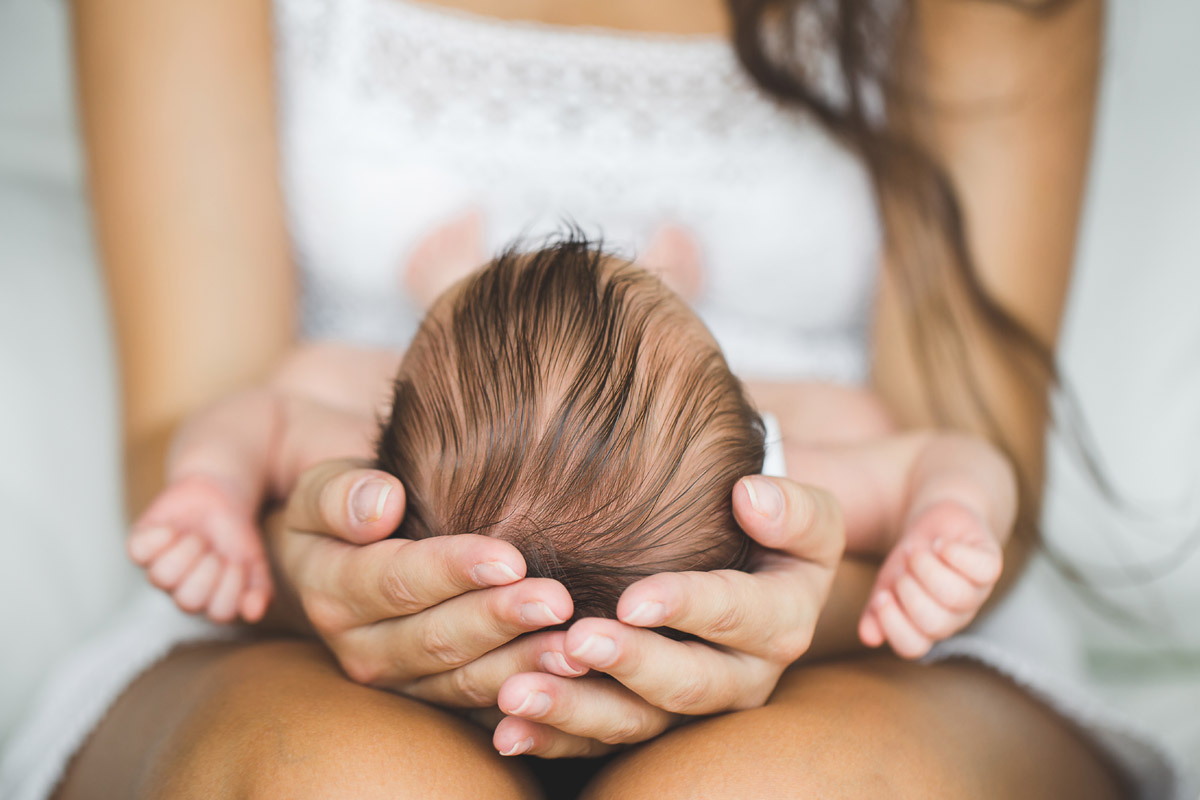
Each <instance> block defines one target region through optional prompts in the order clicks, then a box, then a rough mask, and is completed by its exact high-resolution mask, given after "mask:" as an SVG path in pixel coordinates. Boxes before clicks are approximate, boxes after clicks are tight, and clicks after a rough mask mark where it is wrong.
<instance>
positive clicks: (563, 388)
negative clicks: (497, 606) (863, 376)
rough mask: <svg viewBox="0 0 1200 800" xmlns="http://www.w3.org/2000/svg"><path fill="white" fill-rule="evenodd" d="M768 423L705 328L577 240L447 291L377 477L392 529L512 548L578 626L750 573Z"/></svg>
mask: <svg viewBox="0 0 1200 800" xmlns="http://www.w3.org/2000/svg"><path fill="white" fill-rule="evenodd" d="M762 462H763V427H762V421H761V420H760V418H759V416H758V415H757V414H756V413H755V411H754V409H753V408H752V406H751V405H750V402H749V401H748V399H747V397H746V394H745V392H744V390H743V388H742V386H741V384H740V383H739V381H738V380H737V379H736V378H735V377H734V376H733V374H732V373H731V372H730V371H729V367H728V365H727V364H726V363H725V359H724V358H723V357H722V355H721V351H720V348H719V347H718V346H717V343H716V342H715V340H714V339H713V338H712V336H711V335H710V334H709V332H708V331H707V329H706V328H705V327H704V325H703V323H701V322H700V320H699V318H698V317H696V316H695V314H693V313H692V312H691V311H690V310H689V309H688V308H687V306H686V305H685V304H684V303H683V302H682V301H681V300H680V299H679V298H678V297H676V296H675V295H674V294H673V293H672V292H671V291H670V290H669V289H667V288H665V287H664V286H663V285H662V284H661V283H660V282H659V281H658V279H656V278H655V277H653V276H652V275H651V274H650V273H647V272H645V271H644V270H641V269H639V268H638V267H636V266H634V265H633V264H631V263H628V262H625V261H621V260H619V259H616V258H614V257H611V256H608V255H606V254H605V253H604V252H602V251H601V250H599V249H598V248H596V247H595V246H593V245H591V244H589V243H588V242H586V241H584V240H582V239H581V238H579V237H574V236H572V237H570V238H567V239H565V240H563V241H560V242H557V243H553V244H551V245H550V246H547V247H546V248H544V249H541V250H537V251H535V252H531V253H518V252H515V251H509V252H506V253H504V254H503V255H501V256H500V257H499V258H497V259H496V260H495V261H492V262H490V263H489V264H487V265H486V266H485V267H483V268H482V269H481V270H480V271H478V272H476V273H474V274H472V275H471V276H469V277H468V278H465V279H464V280H463V281H460V282H459V283H458V284H456V285H455V286H454V287H452V288H451V289H449V290H447V291H446V293H445V294H443V295H442V296H441V297H440V298H439V299H438V301H437V302H436V303H435V304H434V306H433V307H432V308H431V310H430V312H429V314H428V316H427V317H426V319H425V321H424V322H423V323H422V325H421V328H420V330H419V331H418V333H417V335H416V337H415V338H414V339H413V342H412V344H411V346H410V347H409V349H408V352H407V353H406V354H405V356H404V360H403V363H402V364H401V367H400V372H399V375H398V376H397V378H396V384H395V399H394V402H393V406H392V413H391V418H390V419H389V420H388V421H387V422H386V423H385V424H384V426H383V429H382V431H381V435H380V440H379V447H378V464H377V465H378V467H379V468H380V469H383V470H386V471H387V472H390V473H392V474H393V475H395V476H397V477H398V478H399V479H400V481H401V482H402V483H403V484H404V488H405V490H406V493H407V510H406V512H405V517H404V522H403V523H402V525H401V526H400V528H399V529H398V530H397V532H396V535H397V536H401V537H405V538H411V539H422V538H425V537H428V536H441V535H446V534H457V533H476V534H484V535H488V536H495V537H498V538H501V539H505V540H507V541H509V542H512V544H513V545H515V546H516V547H517V548H518V549H519V550H520V551H521V553H522V554H523V555H524V557H525V561H526V567H527V574H528V575H529V576H531V577H546V578H554V579H556V580H559V581H561V582H562V583H563V585H564V586H565V587H566V589H567V591H568V592H570V594H571V597H572V599H573V600H574V603H575V616H576V617H577V618H578V617H586V616H605V617H613V616H614V615H615V613H616V605H617V600H618V598H619V597H620V595H621V592H622V591H623V590H624V589H625V588H626V587H627V586H628V585H629V584H631V583H633V582H634V581H636V580H638V579H640V578H643V577H645V576H648V575H652V574H655V573H658V572H667V571H683V570H714V569H738V568H743V567H744V566H745V564H746V561H747V559H748V557H749V555H750V551H751V541H750V539H749V538H747V537H746V536H745V535H744V534H743V533H742V532H741V531H740V530H739V529H738V527H737V525H736V524H735V522H734V519H733V513H732V505H731V494H732V491H733V485H734V483H735V482H736V481H737V480H738V478H740V477H742V476H743V475H749V474H753V473H756V472H758V471H759V470H760V469H761V468H762Z"/></svg>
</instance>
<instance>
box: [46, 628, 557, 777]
mask: <svg viewBox="0 0 1200 800" xmlns="http://www.w3.org/2000/svg"><path fill="white" fill-rule="evenodd" d="M538 796H539V794H538V792H537V791H536V790H535V789H534V788H533V784H532V783H531V782H530V780H529V778H528V776H527V775H526V774H525V773H524V771H523V770H522V768H521V767H520V766H519V765H517V764H515V763H514V762H512V761H506V760H504V759H502V758H501V757H500V756H498V755H497V754H496V752H495V750H494V749H493V748H492V747H491V744H490V738H489V737H488V736H487V734H486V733H485V732H483V731H482V730H480V729H478V728H476V727H475V726H473V725H470V724H469V723H466V722H464V721H462V720H460V719H458V718H457V717H454V716H452V715H449V714H446V713H443V712H440V711H437V710H435V709H432V708H430V707H428V706H426V705H423V704H421V703H417V702H415V701H412V700H408V699H406V698H402V697H399V696H396V695H392V694H388V693H386V692H382V691H379V690H375V689H370V688H367V687H363V686H358V685H356V684H354V683H351V682H350V681H349V680H347V679H346V678H345V677H344V676H343V675H342V674H341V673H340V671H339V670H338V669H337V667H336V666H335V665H334V663H333V662H332V660H331V659H330V658H329V656H328V655H327V654H326V653H325V651H324V650H323V649H322V648H320V647H319V646H317V645H316V644H313V643H310V642H302V641H270V642H260V643H254V644H240V645H230V644H211V645H202V646H194V647H190V648H187V649H184V650H180V651H177V652H176V653H174V654H172V655H171V656H170V657H169V658H167V659H165V660H164V661H163V662H162V663H161V664H159V665H158V666H156V667H154V668H153V669H151V670H149V671H148V672H147V673H146V674H144V675H143V676H142V677H140V678H139V679H138V680H137V681H135V682H134V683H133V684H132V685H131V686H130V687H129V689H128V690H127V691H126V692H125V694H124V695H123V696H122V697H121V698H120V700H118V702H117V703H116V704H115V705H114V706H113V708H112V709H111V710H110V711H109V713H108V715H107V716H106V717H105V719H104V720H103V721H102V722H101V724H100V725H99V726H98V727H97V729H96V731H95V732H94V733H93V734H92V736H91V737H90V738H89V740H88V741H87V743H86V744H85V745H84V747H83V748H82V749H81V750H80V752H79V753H78V755H77V756H76V758H75V760H74V761H73V763H72V764H71V766H70V768H69V770H68V772H67V775H66V777H65V779H64V781H63V783H62V784H61V786H60V787H59V789H58V791H57V792H56V794H55V798H56V800H76V798H95V797H109V798H124V797H146V798H191V797H196V798H212V797H239V798H242V797H248V798H257V797H264V798H278V797H288V798H304V797H356V798H357V797H362V798H373V797H387V798H407V797H414V798H416V797H419V798H452V797H453V798H478V797H489V798H491V797H495V798H518V797H520V798H533V797H538Z"/></svg>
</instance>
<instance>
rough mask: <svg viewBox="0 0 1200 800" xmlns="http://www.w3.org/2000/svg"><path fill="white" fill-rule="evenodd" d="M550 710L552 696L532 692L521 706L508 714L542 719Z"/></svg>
mask: <svg viewBox="0 0 1200 800" xmlns="http://www.w3.org/2000/svg"><path fill="white" fill-rule="evenodd" d="M549 710H550V695H548V694H546V693H545V692H530V693H529V694H527V695H525V699H524V700H522V701H521V705H519V706H517V707H516V708H514V709H513V710H512V711H510V712H508V713H510V714H512V715H513V716H515V717H540V716H542V715H543V714H545V713H546V712H547V711H549Z"/></svg>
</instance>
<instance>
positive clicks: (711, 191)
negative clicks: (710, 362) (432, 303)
mask: <svg viewBox="0 0 1200 800" xmlns="http://www.w3.org/2000/svg"><path fill="white" fill-rule="evenodd" d="M275 10H276V16H277V21H276V28H277V37H278V42H277V52H278V55H277V59H278V65H277V69H278V81H279V94H280V115H281V137H282V147H283V172H284V180H285V194H286V199H287V203H288V206H289V213H290V223H291V229H292V235H293V239H294V246H295V250H296V253H295V255H296V260H297V263H298V264H299V265H300V268H301V271H302V277H303V286H304V295H303V307H304V328H305V333H306V334H308V335H311V336H320V337H332V338H341V339H349V340H355V341H362V342H370V343H377V344H392V345H402V344H404V343H405V342H406V341H407V339H408V338H409V337H410V336H411V335H412V333H413V331H414V330H415V328H416V324H417V321H418V320H419V317H420V314H421V309H422V303H423V302H424V301H425V300H427V299H428V296H429V294H430V293H431V291H432V289H431V288H430V287H431V286H433V287H434V288H436V286H438V285H440V284H439V280H441V279H440V278H438V277H437V276H434V277H430V276H429V275H425V274H423V267H424V266H425V265H426V263H434V262H436V263H438V264H443V263H447V262H450V263H453V262H455V261H456V259H457V260H458V261H461V262H463V263H464V264H465V263H470V264H471V265H472V266H474V265H477V264H478V263H480V262H482V261H484V260H486V259H487V258H489V257H491V255H492V254H493V253H494V252H495V251H496V250H497V249H498V248H500V247H502V246H503V245H504V244H506V243H508V242H509V241H510V240H512V239H513V238H514V237H517V236H520V235H525V236H527V237H529V238H531V239H534V240H536V238H537V237H539V236H542V235H544V234H546V233H549V232H553V231H555V230H556V229H561V228H562V226H563V223H564V221H573V222H575V223H577V224H578V225H580V226H581V227H582V228H583V229H584V230H585V231H586V232H588V233H589V234H592V235H601V234H602V235H603V238H604V240H605V242H606V243H607V244H608V245H609V246H610V247H613V248H615V249H617V250H618V251H621V252H624V253H626V254H629V255H635V254H639V253H646V251H647V250H648V249H649V250H654V249H655V248H656V247H657V245H656V244H655V243H656V242H660V243H661V242H662V241H664V240H665V241H675V242H676V244H678V242H679V241H680V240H682V241H684V242H685V243H686V246H685V247H684V249H685V250H686V251H687V252H689V253H691V255H692V262H693V266H694V270H693V272H694V273H695V274H692V275H691V278H690V279H689V280H687V281H685V284H686V291H687V293H688V295H687V296H688V298H689V299H690V300H691V301H692V303H693V305H694V306H695V307H696V309H697V311H698V312H699V313H700V315H701V316H702V318H703V319H704V321H705V322H706V323H707V324H708V325H709V327H710V328H711V329H712V331H713V333H714V334H715V335H716V337H717V339H718V341H720V342H721V344H722V346H723V348H724V349H725V351H726V354H727V356H728V357H729V360H730V362H731V365H732V366H733V368H734V370H735V371H737V372H739V373H740V374H742V375H744V376H774V377H802V376H809V377H823V378H829V379H834V380H841V381H857V380H860V379H861V378H862V377H863V375H864V373H865V371H866V361H867V360H866V340H865V332H866V325H867V320H868V312H869V309H870V306H871V300H872V294H873V286H874V281H875V269H876V261H877V252H878V249H879V239H880V237H879V233H878V223H877V218H876V213H875V206H874V198H873V194H872V190H871V187H870V185H869V182H868V178H867V176H866V174H865V171H864V169H863V168H862V166H861V164H860V163H859V162H858V161H857V160H856V159H855V158H854V157H853V156H852V155H851V154H849V153H848V152H846V151H845V150H844V149H843V148H841V147H840V146H839V145H837V144H836V143H834V142H833V141H832V140H831V139H830V138H829V137H828V136H827V135H825V134H824V133H823V132H822V131H821V130H819V128H818V127H817V125H816V124H815V123H814V122H813V121H812V120H811V119H809V118H808V117H807V116H805V115H803V114H801V113H798V112H794V111H790V110H785V109H783V108H781V107H780V106H778V105H777V104H775V103H774V102H773V101H772V100H771V99H769V98H768V97H766V96H765V95H764V94H763V93H761V92H760V91H758V90H757V88H756V87H755V86H754V85H753V84H752V83H751V81H750V79H749V78H748V77H747V76H745V75H744V74H743V72H742V71H741V69H740V67H739V65H738V63H737V60H736V57H735V56H734V53H733V51H732V48H731V46H730V45H729V44H728V43H727V42H726V41H724V40H723V39H719V38H716V37H703V36H702V37H695V36H676V35H662V34H637V33H626V32H616V31H609V30H601V29H578V28H562V27H558V26H550V25H544V24H540V23H529V22H512V21H503V20H497V19H492V18H487V17H479V16H476V15H472V14H467V13H463V12H459V11H454V10H450V9H445V8H442V7H438V6H433V5H426V4H423V3H419V2H412V1H411V0H276V2H275ZM672 237H674V239H673V238H672ZM431 253H432V254H434V255H435V256H436V257H431ZM647 258H648V259H649V255H647ZM438 269H442V267H440V266H439V267H438ZM442 283H444V280H442Z"/></svg>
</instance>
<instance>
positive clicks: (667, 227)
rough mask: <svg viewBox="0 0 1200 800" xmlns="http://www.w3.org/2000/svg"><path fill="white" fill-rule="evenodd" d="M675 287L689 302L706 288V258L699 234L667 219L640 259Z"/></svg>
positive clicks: (675, 290) (648, 268) (640, 264)
mask: <svg viewBox="0 0 1200 800" xmlns="http://www.w3.org/2000/svg"><path fill="white" fill-rule="evenodd" d="M637 264H638V266H640V267H641V268H642V269H645V270H647V271H649V272H653V273H654V274H656V275H658V277H659V278H661V279H662V282H663V283H665V284H666V285H667V287H668V288H670V289H671V290H672V291H674V292H675V293H676V294H678V295H679V296H680V297H682V298H683V299H684V300H686V301H688V302H689V303H691V302H694V301H695V300H696V299H698V298H699V297H700V294H701V293H702V292H703V291H704V262H703V258H702V255H701V253H700V245H699V243H698V242H697V241H696V237H695V236H694V235H693V234H692V232H691V231H689V230H688V229H687V228H685V227H683V226H682V225H678V224H676V223H672V222H668V223H666V224H663V225H660V226H659V227H658V229H657V230H655V232H654V234H653V235H652V236H651V237H650V243H649V244H648V245H647V246H646V249H645V250H644V251H643V252H642V254H641V256H639V257H638V259H637Z"/></svg>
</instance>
